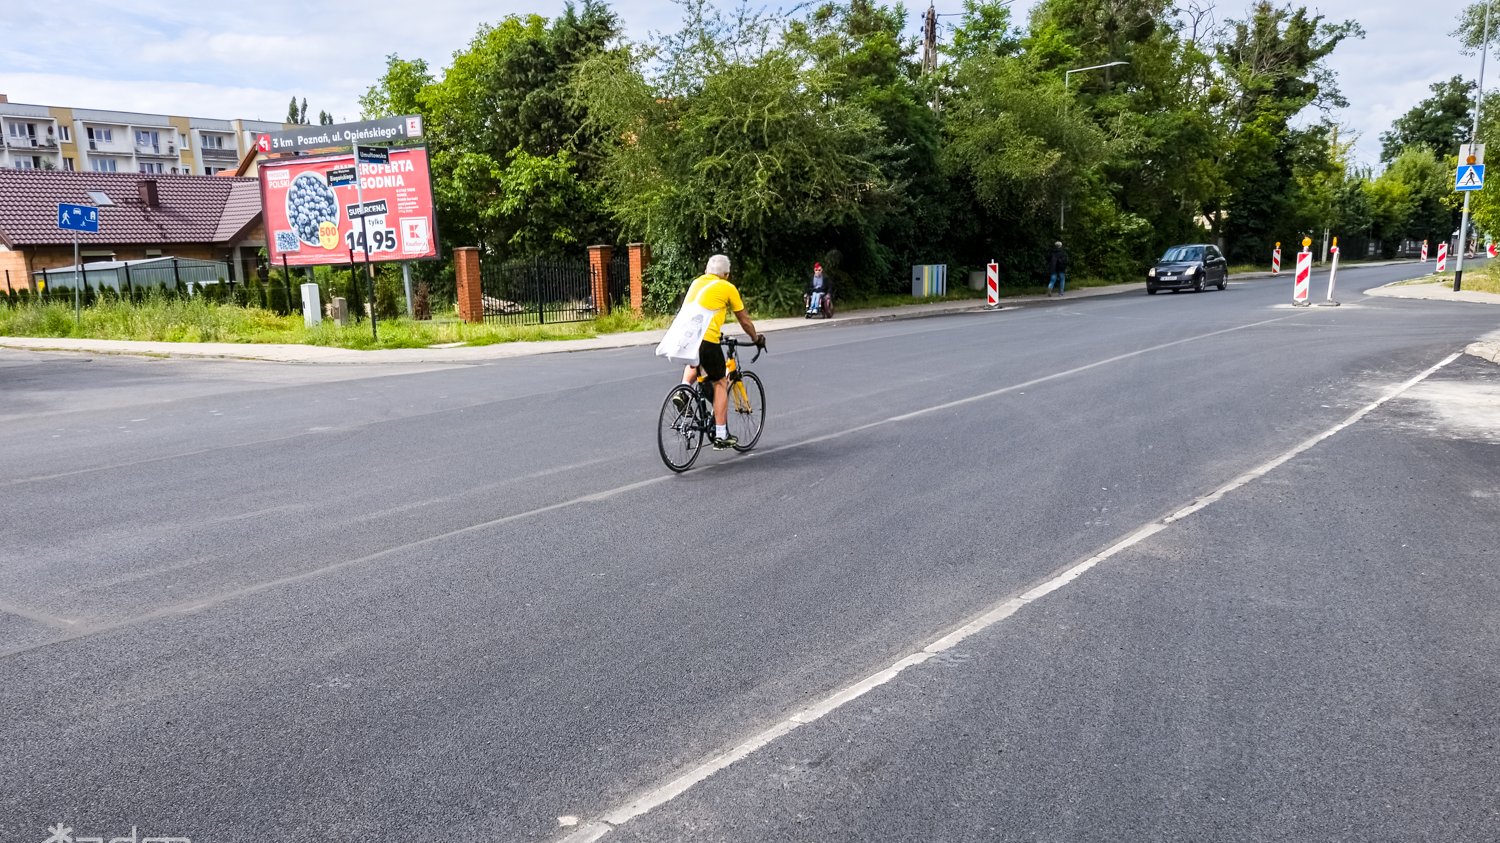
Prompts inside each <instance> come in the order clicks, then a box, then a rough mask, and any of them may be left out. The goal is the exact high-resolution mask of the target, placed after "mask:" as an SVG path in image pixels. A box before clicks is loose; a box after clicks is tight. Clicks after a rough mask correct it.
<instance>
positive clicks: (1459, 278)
mask: <svg viewBox="0 0 1500 843" xmlns="http://www.w3.org/2000/svg"><path fill="white" fill-rule="evenodd" d="M1491 6H1492V4H1491V3H1490V2H1488V0H1486V2H1485V4H1484V38H1483V40H1481V41H1480V46H1479V89H1478V90H1476V91H1475V92H1474V133H1473V134H1471V135H1469V150H1470V152H1471V153H1472V152H1473V150H1475V149H1478V148H1479V147H1478V144H1479V107H1480V105H1481V104H1483V103H1484V60H1485V59H1486V58H1488V57H1489V53H1490V8H1491ZM1470 157H1471V158H1472V157H1473V156H1472V155H1471V156H1470ZM1464 163H1465V162H1463V161H1460V162H1458V164H1459V166H1460V167H1462V166H1463V165H1464ZM1470 163H1472V162H1470ZM1472 193H1473V191H1471V190H1466V191H1464V215H1463V221H1462V222H1460V223H1459V224H1458V262H1457V265H1456V266H1455V267H1454V269H1453V292H1455V293H1456V292H1458V291H1459V290H1462V289H1463V285H1464V246H1465V244H1466V241H1467V240H1468V239H1469V199H1470V194H1472Z"/></svg>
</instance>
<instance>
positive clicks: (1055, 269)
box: [1047, 242, 1068, 296]
mask: <svg viewBox="0 0 1500 843" xmlns="http://www.w3.org/2000/svg"><path fill="white" fill-rule="evenodd" d="M1067 283H1068V253H1067V252H1066V251H1064V250H1063V244H1062V243H1060V242H1059V243H1053V244H1052V254H1050V255H1048V256H1047V295H1049V296H1050V295H1052V288H1053V287H1056V288H1057V295H1059V296H1061V295H1062V294H1063V288H1064V287H1065V286H1067Z"/></svg>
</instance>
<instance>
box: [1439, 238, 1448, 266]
mask: <svg viewBox="0 0 1500 843" xmlns="http://www.w3.org/2000/svg"><path fill="white" fill-rule="evenodd" d="M1437 271H1438V272H1447V271H1448V244H1447V243H1439V244H1438V256H1437Z"/></svg>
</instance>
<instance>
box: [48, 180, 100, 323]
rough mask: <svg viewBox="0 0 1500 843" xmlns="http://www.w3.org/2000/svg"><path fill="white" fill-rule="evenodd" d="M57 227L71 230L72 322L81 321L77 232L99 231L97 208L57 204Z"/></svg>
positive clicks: (80, 272)
mask: <svg viewBox="0 0 1500 843" xmlns="http://www.w3.org/2000/svg"><path fill="white" fill-rule="evenodd" d="M57 227H58V228H60V229H62V230H64V231H71V232H73V324H75V325H81V324H82V323H83V302H82V299H81V298H80V296H81V294H80V293H79V290H78V287H79V278H80V277H81V276H82V275H83V266H82V265H81V264H79V263H78V232H80V231H86V232H88V233H90V234H98V233H99V209H98V208H90V207H89V206H87V205H67V204H59V205H58V206H57Z"/></svg>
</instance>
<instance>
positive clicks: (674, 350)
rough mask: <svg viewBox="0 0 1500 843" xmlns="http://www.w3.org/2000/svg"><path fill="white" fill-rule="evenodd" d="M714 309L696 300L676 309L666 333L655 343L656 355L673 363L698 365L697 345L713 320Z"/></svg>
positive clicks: (700, 342)
mask: <svg viewBox="0 0 1500 843" xmlns="http://www.w3.org/2000/svg"><path fill="white" fill-rule="evenodd" d="M713 318H714V311H712V310H709V309H708V308H706V307H704V306H703V305H701V304H697V303H696V302H685V303H684V304H683V305H682V309H681V310H679V311H677V318H675V319H673V320H672V326H671V327H670V328H667V335H666V336H664V337H662V338H661V342H659V343H657V345H656V356H657V357H665V358H667V359H668V360H671V361H672V362H673V363H681V364H684V365H692V366H696V365H698V346H700V345H702V343H703V335H704V334H706V333H708V325H709V323H710V322H712V321H713Z"/></svg>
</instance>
